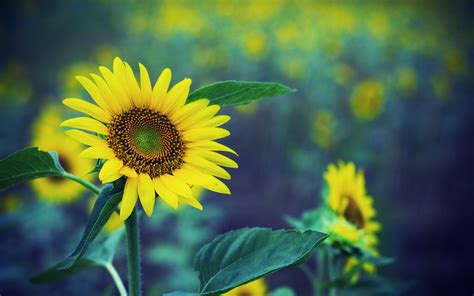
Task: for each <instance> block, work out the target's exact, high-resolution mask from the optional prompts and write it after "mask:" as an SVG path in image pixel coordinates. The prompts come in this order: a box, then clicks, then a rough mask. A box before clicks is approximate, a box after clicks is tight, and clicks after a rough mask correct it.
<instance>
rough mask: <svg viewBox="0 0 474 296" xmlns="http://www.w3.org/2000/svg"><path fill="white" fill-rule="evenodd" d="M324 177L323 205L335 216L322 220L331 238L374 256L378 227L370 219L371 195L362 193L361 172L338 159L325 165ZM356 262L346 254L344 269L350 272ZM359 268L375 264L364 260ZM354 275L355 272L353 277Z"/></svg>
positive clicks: (371, 268)
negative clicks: (338, 161) (324, 195)
mask: <svg viewBox="0 0 474 296" xmlns="http://www.w3.org/2000/svg"><path fill="white" fill-rule="evenodd" d="M324 179H325V181H326V184H327V189H328V192H327V198H326V202H327V205H328V207H329V208H330V209H331V210H332V211H333V212H334V213H335V214H336V215H337V218H335V219H332V220H330V221H329V222H326V229H327V230H328V231H331V232H332V233H333V234H332V236H333V238H332V239H331V240H332V241H334V240H337V241H339V242H342V243H346V244H348V245H350V246H356V247H358V248H360V249H361V250H362V251H364V252H365V253H368V254H370V255H372V256H378V255H379V254H378V251H377V250H376V245H377V242H378V239H377V236H376V232H377V231H379V230H380V223H379V222H377V221H375V220H374V217H375V215H376V211H375V209H374V207H373V205H372V204H373V200H372V198H371V197H370V196H368V195H367V193H366V189H365V178H364V175H363V173H362V172H361V171H356V167H355V165H354V163H352V162H349V163H343V162H340V163H339V164H338V166H335V165H334V164H330V165H329V166H328V169H327V171H326V173H325V174H324ZM357 263H358V259H357V258H356V257H349V258H348V260H347V261H346V264H345V267H344V271H345V272H348V271H350V270H351V269H352V268H354V267H355V266H356V265H357ZM363 269H364V270H365V271H367V272H368V273H369V274H371V273H374V272H375V266H374V265H372V264H370V263H364V264H363ZM357 278H358V274H356V275H355V276H354V279H353V280H356V279H357Z"/></svg>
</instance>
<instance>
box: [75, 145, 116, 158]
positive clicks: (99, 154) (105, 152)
mask: <svg viewBox="0 0 474 296" xmlns="http://www.w3.org/2000/svg"><path fill="white" fill-rule="evenodd" d="M79 157H82V158H101V159H112V158H114V157H115V153H114V151H113V150H112V149H110V148H109V147H105V146H92V147H89V148H87V149H85V150H84V151H82V152H81V153H80V154H79Z"/></svg>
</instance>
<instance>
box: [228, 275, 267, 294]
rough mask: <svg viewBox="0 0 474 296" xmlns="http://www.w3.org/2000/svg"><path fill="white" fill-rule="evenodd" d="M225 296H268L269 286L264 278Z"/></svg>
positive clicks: (231, 291)
mask: <svg viewBox="0 0 474 296" xmlns="http://www.w3.org/2000/svg"><path fill="white" fill-rule="evenodd" d="M222 295H224V296H265V295H267V285H266V283H265V280H264V279H263V278H260V279H258V280H255V281H253V282H250V283H247V284H245V285H242V286H240V287H237V288H235V289H233V290H230V291H229V292H227V293H224V294H222Z"/></svg>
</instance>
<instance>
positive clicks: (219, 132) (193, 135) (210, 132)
mask: <svg viewBox="0 0 474 296" xmlns="http://www.w3.org/2000/svg"><path fill="white" fill-rule="evenodd" d="M182 135H183V139H184V140H185V141H189V142H192V141H202V140H216V139H220V138H225V137H227V136H229V135H230V132H229V131H228V130H226V129H223V128H219V127H205V128H196V129H192V130H187V131H184V132H182Z"/></svg>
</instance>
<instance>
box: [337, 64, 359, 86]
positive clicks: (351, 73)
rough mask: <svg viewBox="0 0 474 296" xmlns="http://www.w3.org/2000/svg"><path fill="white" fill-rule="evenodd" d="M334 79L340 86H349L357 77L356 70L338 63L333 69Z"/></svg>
mask: <svg viewBox="0 0 474 296" xmlns="http://www.w3.org/2000/svg"><path fill="white" fill-rule="evenodd" d="M332 77H333V79H334V81H335V82H336V83H337V84H339V85H344V86H346V85H348V84H349V83H351V82H352V81H353V80H354V78H355V77H356V72H355V70H354V69H353V68H352V67H351V66H349V65H347V64H344V63H338V64H336V65H335V66H334V67H333V68H332Z"/></svg>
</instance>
